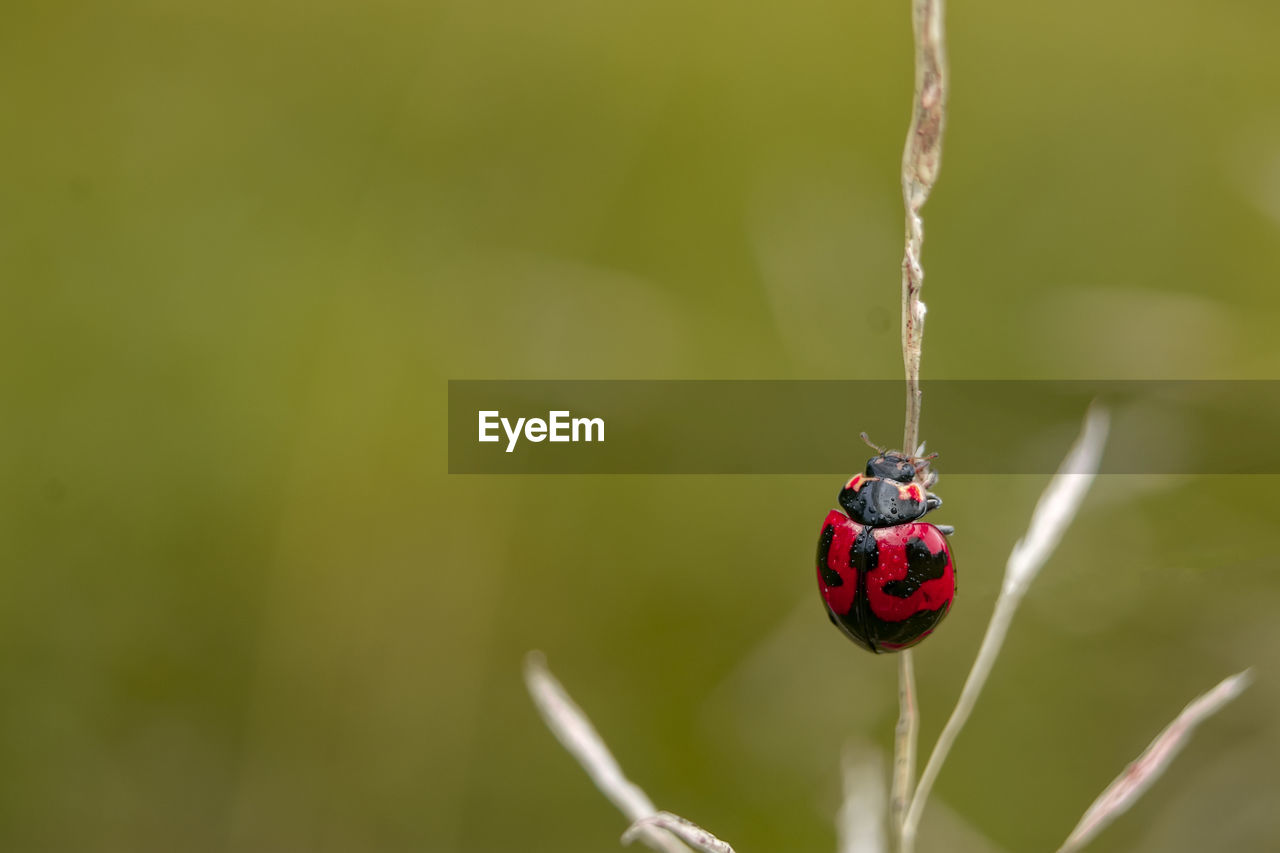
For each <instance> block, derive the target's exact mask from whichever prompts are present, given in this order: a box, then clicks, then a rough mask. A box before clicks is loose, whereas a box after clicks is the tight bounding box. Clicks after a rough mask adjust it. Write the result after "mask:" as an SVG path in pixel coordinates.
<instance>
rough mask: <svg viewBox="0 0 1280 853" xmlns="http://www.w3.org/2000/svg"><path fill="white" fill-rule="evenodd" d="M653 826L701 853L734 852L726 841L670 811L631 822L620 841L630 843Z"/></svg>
mask: <svg viewBox="0 0 1280 853" xmlns="http://www.w3.org/2000/svg"><path fill="white" fill-rule="evenodd" d="M654 828H661V829H665V830H667V831H668V832H670V833H671V834H672V835H675V836H676V837H677V838H679V839H681V840H682V841H685V842H687V843H689V844H691V845H693V847H694V849H696V850H701V851H702V853H734V851H733V848H732V847H730V846H729V845H728V843H726V842H724V841H721V840H720V839H719V838H716V837H715V836H714V835H712V834H711V833H709V832H707V831H706V830H705V829H703V828H702V827H700V826H698V825H697V824H696V823H694V822H693V821H691V820H685V819H684V818H682V817H680V815H675V814H672V813H671V812H658V813H657V814H653V815H649V816H648V817H644V818H641V819H640V820H638V821H636V822H635V823H633V824H631V827H630V828H629V829H628V830H627V831H626V832H624V833H622V843H623V844H630V843H631V842H632V841H634V840H635V839H636V838H638V837H640V834H641V833H642V832H644V831H645V830H650V829H654Z"/></svg>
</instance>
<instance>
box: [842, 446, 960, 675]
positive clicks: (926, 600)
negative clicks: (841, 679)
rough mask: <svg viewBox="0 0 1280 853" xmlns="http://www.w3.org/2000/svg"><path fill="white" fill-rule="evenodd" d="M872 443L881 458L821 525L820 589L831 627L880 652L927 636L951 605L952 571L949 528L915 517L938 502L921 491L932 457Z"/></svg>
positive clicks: (845, 490)
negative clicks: (887, 449) (841, 508)
mask: <svg viewBox="0 0 1280 853" xmlns="http://www.w3.org/2000/svg"><path fill="white" fill-rule="evenodd" d="M862 437H863V439H864V440H866V438H867V437H866V435H865V434H864V435H863V436H862ZM867 443H868V444H871V442H870V441H867ZM871 446H872V447H873V448H875V449H876V451H878V454H879V455H877V456H874V457H872V458H871V459H870V460H869V461H868V462H867V470H866V473H865V474H858V475H855V476H854V477H853V478H852V479H851V480H849V482H847V483H845V485H844V488H842V489H841V490H840V498H839V500H840V506H841V507H843V508H844V512H841V511H840V510H838V509H833V510H831V512H829V513H827V518H826V520H825V521H824V522H823V523H822V534H821V536H819V537H818V591H819V592H821V593H822V601H823V603H825V604H826V607H827V615H828V616H829V617H830V618H831V621H832V622H833V623H834V624H835V625H836V627H837V628H839V629H840V630H841V631H843V632H844V633H845V635H846V636H848V637H849V639H851V640H853V641H854V642H855V643H857V644H858V645H860V646H862V647H863V648H864V649H867V650H869V651H872V652H876V653H877V654H878V653H880V652H896V651H900V650H902V649H905V648H908V647H910V646H914V645H915V644H916V643H918V642H920V641H921V640H923V639H924V638H925V637H927V636H928V635H929V634H930V632H932V631H933V629H934V628H935V627H937V625H938V623H939V622H941V621H942V617H944V616H946V615H947V611H948V610H950V609H951V602H952V601H953V600H954V599H955V595H956V576H955V562H954V560H952V557H951V549H950V547H948V545H947V536H948V535H950V534H951V533H953V532H954V530H953V529H952V528H950V527H937V526H935V525H932V524H929V523H928V522H926V521H920V520H919V519H920V518H921V517H922V516H923V515H924V514H925V513H927V512H929V511H930V510H933V509H937V508H938V507H940V506H942V500H941V499H940V498H939V497H938V496H937V495H934V494H931V493H929V492H928V491H926V488H927V486H928V485H929V484H931V483H932V479H931V477H930V473H931V472H929V471H928V467H929V460H930V459H932V458H933V457H932V456H928V457H918V456H907V455H905V454H902V453H899V452H897V451H896V450H889V451H886V450H884V449H883V448H880V447H876V446H875V445H874V444H872V445H871ZM935 455H936V454H935ZM846 513H848V514H847V515H846Z"/></svg>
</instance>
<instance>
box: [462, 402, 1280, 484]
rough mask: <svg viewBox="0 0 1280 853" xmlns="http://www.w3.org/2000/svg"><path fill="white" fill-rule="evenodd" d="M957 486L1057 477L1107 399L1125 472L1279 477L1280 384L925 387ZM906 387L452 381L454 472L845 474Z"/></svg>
mask: <svg viewBox="0 0 1280 853" xmlns="http://www.w3.org/2000/svg"><path fill="white" fill-rule="evenodd" d="M923 390H924V409H923V411H924V415H923V418H922V423H921V436H922V437H923V438H924V439H926V440H927V441H928V449H929V450H930V451H931V452H932V451H937V452H938V453H940V454H941V455H940V457H939V459H938V460H937V462H936V463H935V466H936V467H937V468H938V470H939V471H941V472H944V473H947V474H1048V473H1052V472H1053V471H1054V470H1056V469H1057V466H1058V464H1059V463H1060V462H1061V460H1062V456H1063V453H1064V452H1065V451H1066V449H1067V447H1068V446H1069V445H1070V443H1071V441H1072V440H1073V438H1074V437H1075V435H1076V433H1077V432H1078V430H1079V428H1080V422H1081V419H1082V418H1083V416H1084V412H1085V409H1086V408H1087V407H1088V406H1089V404H1090V403H1091V402H1093V401H1095V400H1096V401H1097V402H1099V403H1101V404H1103V405H1105V406H1106V407H1107V408H1108V409H1109V410H1110V412H1111V416H1112V429H1111V438H1110V441H1109V442H1108V445H1107V452H1106V455H1105V457H1104V458H1103V462H1102V470H1103V472H1104V473H1112V474H1274V473H1280V449H1277V446H1276V441H1275V438H1276V436H1277V427H1280V382H1276V381H1253V380H1247V381H1246V380H1241V381H1205V380H1196V381H1098V382H1085V381H1069V382H1067V381H1052V382H1050V381H1034V382H1033V381H972V380H938V381H933V382H925V383H924V384H923ZM903 398H904V390H903V383H902V382H900V381H887V380H886V381H847V382H845V381H489V380H477V381H473V380H454V381H450V382H449V472H450V473H452V474H835V475H844V474H848V473H851V472H853V471H855V470H857V469H858V468H860V467H861V466H862V465H863V464H865V461H866V459H867V457H868V456H870V455H872V454H871V453H870V451H869V449H868V448H867V447H866V446H865V445H864V444H863V443H862V441H861V439H860V438H859V437H858V434H859V433H860V432H863V431H864V430H865V431H866V432H867V433H868V434H869V435H870V437H871V438H872V440H874V441H875V442H877V443H879V444H883V445H887V446H889V447H893V448H897V447H898V445H899V444H900V443H901V439H902V419H903Z"/></svg>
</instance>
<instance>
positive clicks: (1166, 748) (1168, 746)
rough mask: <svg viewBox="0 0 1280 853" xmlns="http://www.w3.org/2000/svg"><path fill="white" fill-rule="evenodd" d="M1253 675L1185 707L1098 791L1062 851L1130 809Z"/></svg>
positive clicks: (1066, 851)
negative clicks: (1202, 724)
mask: <svg viewBox="0 0 1280 853" xmlns="http://www.w3.org/2000/svg"><path fill="white" fill-rule="evenodd" d="M1252 678H1253V676H1252V673H1250V671H1249V670H1247V669H1246V670H1245V671H1244V672H1238V673H1236V674H1235V675H1233V676H1230V677H1229V678H1225V679H1223V680H1222V681H1221V682H1220V683H1219V684H1218V686H1217V687H1215V688H1213V689H1212V690H1210V691H1209V692H1208V693H1205V694H1204V695H1202V696H1200V697H1199V698H1197V699H1195V700H1194V701H1192V702H1191V703H1189V704H1188V705H1187V707H1185V708H1183V709H1182V713H1180V714H1178V716H1177V718H1176V719H1175V720H1174V721H1173V722H1172V723H1170V724H1169V725H1167V726H1166V727H1165V728H1164V730H1163V731H1162V732H1160V734H1158V735H1156V738H1155V740H1153V741H1151V744H1150V745H1149V746H1148V747H1147V748H1146V749H1145V750H1143V752H1142V754H1141V755H1139V756H1138V757H1137V758H1135V759H1134V760H1133V762H1132V763H1131V764H1130V765H1129V766H1128V767H1126V768H1125V769H1124V771H1123V772H1122V773H1121V774H1120V775H1119V776H1117V777H1116V778H1115V781H1113V782H1112V783H1111V784H1110V785H1108V786H1107V788H1106V790H1105V791H1103V792H1102V793H1101V794H1099V795H1098V798H1097V799H1096V800H1094V801H1093V805H1091V806H1089V808H1088V810H1087V811H1085V813H1084V816H1083V817H1081V818H1080V822H1079V823H1078V824H1076V828H1075V829H1073V830H1072V831H1071V835H1069V836H1068V837H1067V840H1066V841H1065V842H1064V843H1063V845H1062V846H1061V847H1060V848H1058V853H1074V851H1076V850H1079V849H1081V848H1082V847H1084V846H1085V845H1086V844H1088V843H1089V842H1090V841H1092V840H1093V839H1094V837H1095V836H1096V835H1097V834H1098V833H1099V832H1101V831H1102V830H1103V828H1105V827H1106V826H1107V824H1109V823H1111V821H1113V820H1115V819H1116V818H1117V817H1119V816H1120V815H1121V814H1123V813H1124V812H1125V811H1127V810H1128V808H1129V806H1131V805H1133V803H1134V802H1135V801H1136V800H1137V799H1138V797H1141V796H1142V795H1143V794H1144V793H1145V792H1146V790H1147V789H1148V788H1150V787H1151V784H1152V783H1153V782H1155V780H1156V779H1158V778H1160V776H1161V774H1163V773H1164V771H1165V769H1166V768H1167V767H1168V766H1169V763H1170V762H1171V761H1173V758H1174V756H1176V755H1177V754H1178V752H1179V751H1180V750H1181V749H1182V747H1183V745H1184V744H1186V742H1187V740H1188V739H1189V738H1190V737H1191V732H1192V730H1194V729H1195V727H1196V726H1198V725H1199V724H1200V723H1202V722H1203V721H1204V720H1206V719H1207V718H1208V717H1210V716H1212V715H1213V714H1215V713H1217V712H1218V711H1219V710H1221V709H1222V708H1223V707H1224V706H1225V705H1226V704H1227V703H1229V702H1230V701H1231V700H1232V699H1235V698H1236V697H1237V696H1239V695H1240V694H1241V693H1242V692H1244V689H1245V688H1246V687H1248V686H1249V682H1250V681H1251V680H1252Z"/></svg>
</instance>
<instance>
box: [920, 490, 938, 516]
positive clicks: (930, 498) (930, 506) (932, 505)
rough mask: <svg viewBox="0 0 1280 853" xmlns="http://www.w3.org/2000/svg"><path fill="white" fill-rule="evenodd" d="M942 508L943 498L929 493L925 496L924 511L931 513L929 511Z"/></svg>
mask: <svg viewBox="0 0 1280 853" xmlns="http://www.w3.org/2000/svg"><path fill="white" fill-rule="evenodd" d="M940 506H942V498H940V497H938V496H937V495H935V494H934V493H933V492H927V493H926V494H925V496H924V511H925V512H929V511H931V510H935V509H937V508H938V507H940Z"/></svg>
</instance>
